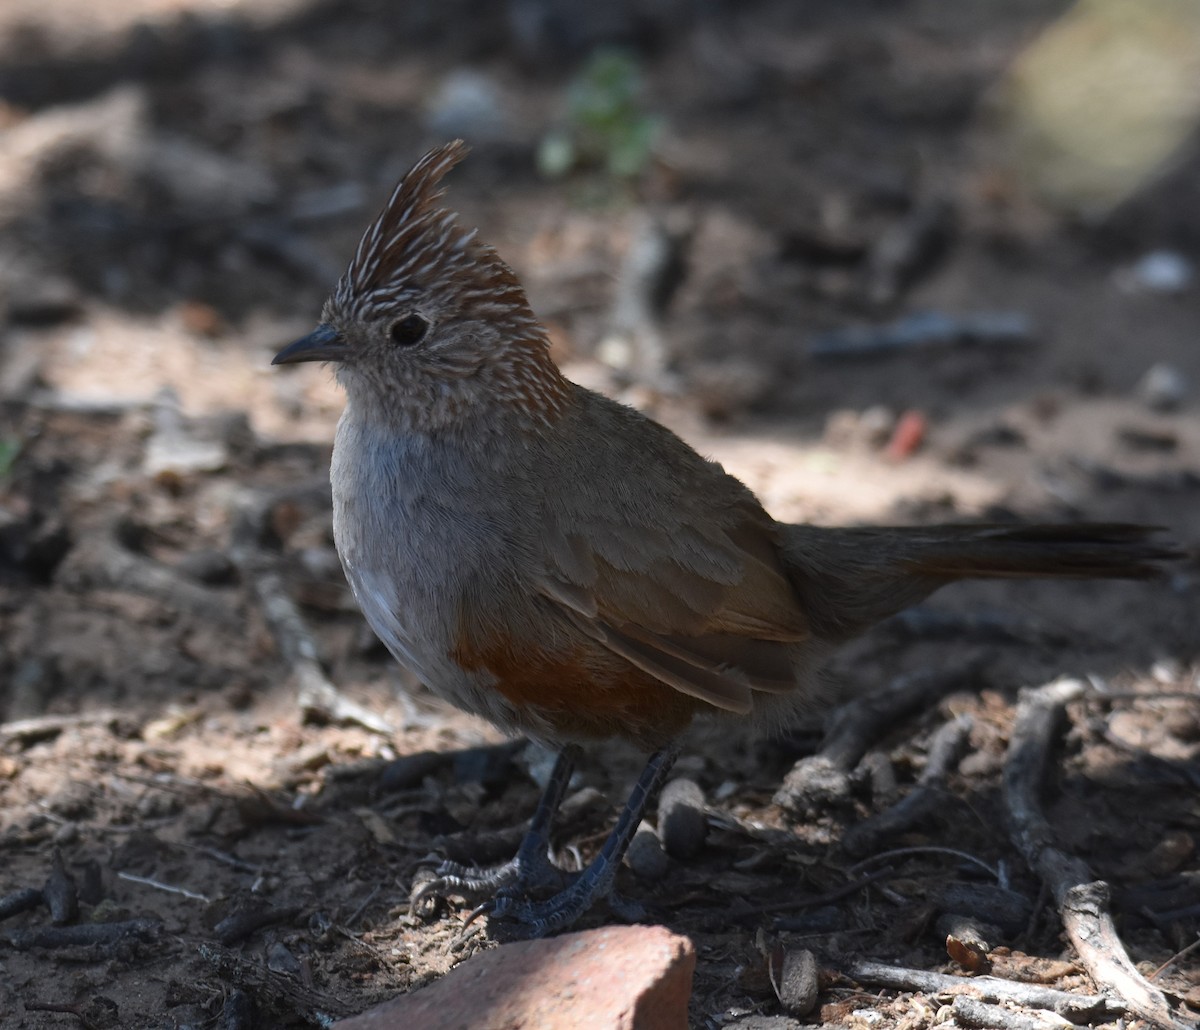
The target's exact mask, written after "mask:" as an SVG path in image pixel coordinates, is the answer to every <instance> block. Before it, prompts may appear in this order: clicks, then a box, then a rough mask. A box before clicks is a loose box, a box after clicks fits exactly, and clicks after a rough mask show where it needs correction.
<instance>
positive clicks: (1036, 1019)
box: [951, 994, 1071, 1030]
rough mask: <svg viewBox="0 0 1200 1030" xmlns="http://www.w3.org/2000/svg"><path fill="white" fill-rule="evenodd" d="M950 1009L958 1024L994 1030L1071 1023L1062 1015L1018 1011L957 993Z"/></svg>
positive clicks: (1036, 1029) (1039, 1029) (1046, 1028)
mask: <svg viewBox="0 0 1200 1030" xmlns="http://www.w3.org/2000/svg"><path fill="white" fill-rule="evenodd" d="M951 1011H952V1012H953V1013H954V1018H955V1020H956V1021H957V1022H958V1024H959V1025H960V1026H978V1027H985V1028H995V1030H1062V1028H1063V1027H1069V1026H1070V1025H1071V1023H1070V1021H1069V1020H1066V1019H1063V1018H1062V1016H1058V1015H1051V1014H1050V1013H1049V1012H1019V1011H1017V1010H1016V1009H1010V1008H1005V1007H1004V1006H1003V1005H989V1004H988V1003H987V1002H986V1001H979V1000H978V999H976V998H970V997H968V996H967V995H965V994H960V995H958V996H957V997H956V998H955V999H954V1002H953V1004H952V1005H951Z"/></svg>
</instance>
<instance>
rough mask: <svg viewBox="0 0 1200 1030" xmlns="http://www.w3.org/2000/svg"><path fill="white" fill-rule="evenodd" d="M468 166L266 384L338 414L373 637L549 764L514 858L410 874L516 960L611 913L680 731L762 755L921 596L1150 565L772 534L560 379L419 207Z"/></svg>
mask: <svg viewBox="0 0 1200 1030" xmlns="http://www.w3.org/2000/svg"><path fill="white" fill-rule="evenodd" d="M467 150H468V148H467V146H466V145H465V144H464V143H463V141H461V140H455V141H453V142H450V143H447V144H444V145H442V146H439V147H436V148H435V149H433V150H431V151H429V152H428V153H426V154H425V155H424V156H423V157H421V158H420V160H418V161H417V162H416V164H415V165H414V166H413V167H412V168H411V170H410V171H409V172H408V173H407V174H406V175H405V176H404V177H403V178H402V179H401V180H400V181H399V183H398V184H397V186H396V187H395V189H394V191H393V192H392V193H391V196H390V197H389V199H388V200H387V203H386V204H385V205H384V207H383V209H382V211H381V212H380V214H379V215H378V217H377V218H376V219H375V220H374V221H373V222H372V223H371V224H370V226H369V227H368V228H367V230H366V231H365V232H364V234H363V236H362V239H361V240H360V242H359V244H358V246H357V249H356V250H355V252H354V254H353V256H352V258H351V260H350V263H349V265H348V267H347V269H346V271H345V273H344V274H343V275H342V277H341V278H340V279H339V280H338V282H337V284H336V286H335V287H334V289H333V292H332V294H331V295H330V296H329V298H328V300H327V301H326V303H325V305H324V307H323V309H322V312H321V315H320V320H319V323H318V326H317V328H316V329H315V330H314V331H313V332H312V333H310V334H309V335H307V336H305V337H303V338H301V339H299V340H296V341H295V342H293V343H291V344H290V345H289V346H287V347H285V348H284V349H283V350H281V351H280V352H279V353H278V354H277V355H275V357H274V361H273V363H274V364H280V365H284V364H294V363H298V362H326V363H329V364H331V365H332V366H333V368H334V373H335V376H336V379H337V382H338V383H339V384H340V386H341V387H342V389H343V390H344V392H345V396H346V403H345V408H344V411H343V413H342V415H341V418H340V420H339V422H338V426H337V430H336V433H335V438H334V446H333V456H332V460H331V465H330V478H331V482H332V497H333V528H334V540H335V544H336V547H337V551H338V554H339V556H340V558H341V562H342V566H343V569H344V571H345V575H346V578H347V580H348V582H349V584H350V587H351V588H352V590H353V593H354V596H355V598H356V600H357V603H358V605H359V606H360V608H361V610H362V612H363V614H364V615H365V617H366V619H367V622H368V623H369V624H370V626H371V627H372V629H373V630H374V632H375V633H376V634H377V635H378V637H379V638H380V640H381V641H382V642H383V643H384V644H385V645H386V646H387V648H388V650H389V651H390V652H391V654H392V655H393V656H394V657H395V658H396V659H397V660H398V661H399V662H400V663H401V664H403V665H404V666H406V667H407V668H408V669H409V670H411V671H412V672H413V673H414V674H415V675H416V676H417V677H419V678H420V679H421V680H422V681H424V683H425V684H426V685H427V686H428V687H429V688H430V689H431V690H432V691H433V692H435V693H436V694H438V695H440V696H441V697H442V698H444V699H446V700H447V701H449V702H450V703H451V704H453V705H455V706H457V707H459V708H461V709H464V710H465V711H468V712H471V713H474V714H476V715H479V716H482V717H483V718H485V719H487V720H489V721H491V722H492V723H494V724H495V725H497V726H499V727H500V728H502V729H503V730H505V731H507V732H510V733H514V734H524V735H526V736H528V737H531V738H533V739H535V740H538V741H541V742H543V743H545V744H547V745H549V746H551V747H552V748H554V749H555V750H556V752H557V757H556V760H555V763H554V766H553V769H552V771H551V774H550V776H549V780H548V783H547V785H546V787H545V789H544V792H543V794H542V797H541V800H540V801H539V803H538V806H537V809H536V811H535V813H534V815H533V818H532V820H531V822H530V824H529V829H528V832H527V833H526V834H525V836H524V838H523V840H522V842H521V845H520V847H519V849H518V851H517V854H516V856H515V857H514V859H513V860H511V861H510V862H507V863H504V864H503V865H501V866H497V867H493V868H490V869H480V868H474V867H466V866H461V865H456V864H454V863H444V864H443V865H442V866H441V867H440V868H439V869H438V870H437V871H436V873H437V875H436V878H435V879H434V881H432V885H430V886H429V890H431V891H434V892H440V893H450V892H454V893H456V894H459V895H461V896H464V897H468V898H470V897H471V896H472V895H478V896H482V897H484V898H485V900H484V901H483V903H482V904H481V905H479V907H477V908H476V909H475V911H474V912H473V913H472V916H471V918H475V917H476V916H478V915H481V914H486V915H487V917H488V920H489V925H490V923H491V921H492V920H496V921H497V925H498V926H507V927H508V928H509V929H510V930H511V931H512V932H513V933H514V934H516V935H518V936H531V937H532V936H541V935H544V934H549V933H554V932H558V931H559V930H562V929H564V928H566V927H569V926H571V925H572V924H573V923H575V922H576V921H577V920H578V919H579V918H580V917H581V916H582V915H583V914H584V913H585V912H587V911H588V910H589V909H591V908H592V907H593V906H594V905H595V904H597V903H598V902H599V901H601V900H602V899H610V900H611V899H612V897H613V887H614V880H615V874H616V870H617V868H618V866H619V864H620V862H621V859H622V856H623V855H624V852H625V850H626V849H627V848H628V846H629V843H630V841H631V839H632V837H633V835H634V832H635V831H636V829H637V827H638V824H639V822H640V820H641V818H642V815H643V813H644V811H645V809H646V807H647V806H648V804H649V803H650V801H651V799H652V798H653V796H654V794H655V792H656V791H657V789H658V788H659V787H660V786H661V785H662V784H663V783H664V781H665V779H666V778H667V776H668V774H669V772H670V769H671V766H672V764H673V763H674V761H675V759H676V758H677V757H678V755H679V753H680V751H681V748H682V746H683V744H682V741H683V738H684V735H685V733H686V732H687V730H688V729H689V727H690V726H691V725H692V724H693V723H694V722H695V721H696V720H698V719H702V718H706V717H714V718H718V719H720V718H726V719H735V720H743V721H749V722H751V723H753V724H755V725H756V726H758V727H764V728H768V729H773V728H777V727H779V726H781V725H784V724H785V723H786V722H787V721H788V720H789V719H793V718H795V717H796V716H797V715H800V714H805V713H813V712H819V711H820V710H822V709H823V708H825V707H828V706H829V705H830V704H831V703H833V701H835V700H836V697H834V696H831V693H830V688H829V687H828V686H827V685H826V684H825V682H824V680H823V678H821V677H819V676H818V675H817V671H818V669H819V667H820V665H821V663H822V661H823V660H824V659H825V658H826V657H827V656H828V655H829V654H830V652H832V651H833V650H834V649H835V648H836V647H837V646H838V645H840V644H842V643H843V642H845V641H847V640H849V639H851V638H852V637H855V636H856V635H858V634H860V633H861V632H863V631H864V630H866V629H867V628H869V627H870V626H873V625H874V624H876V623H878V622H879V621H881V620H882V619H885V618H887V617H889V616H891V615H893V614H895V613H897V612H899V611H900V610H901V609H903V608H905V607H906V606H908V605H910V604H913V603H914V602H917V601H919V600H921V599H923V598H925V597H926V596H928V595H929V594H931V593H932V592H933V591H935V590H937V589H938V588H939V587H941V586H943V585H945V584H947V583H951V582H953V581H956V580H961V579H966V578H998V577H1076V578H1146V577H1150V576H1153V575H1155V574H1156V573H1157V572H1158V571H1159V569H1160V567H1161V563H1162V562H1163V561H1165V560H1168V559H1171V558H1173V557H1176V556H1177V554H1176V551H1175V550H1174V549H1173V548H1172V547H1171V546H1169V545H1167V544H1163V543H1159V542H1158V541H1157V539H1156V538H1155V536H1154V534H1155V533H1156V532H1157V531H1156V530H1153V529H1151V528H1148V527H1143V526H1137V525H1128V524H1120V523H1076V524H1066V525H1058V524H1028V525H1019V524H1017V525H1013V524H1000V525H996V524H986V525H976V524H953V525H933V526H899V527H897V526H893V527H848V528H843V527H826V526H815V525H806V524H789V523H784V522H779V521H777V520H775V519H774V518H772V517H771V516H770V515H769V514H768V513H767V512H766V510H765V509H764V508H763V506H762V504H761V503H760V502H759V501H758V499H757V498H756V497H755V495H754V494H753V493H752V492H751V490H750V489H749V488H748V487H746V486H745V485H744V484H743V483H741V482H740V481H739V480H738V479H736V478H735V477H733V476H732V475H730V474H729V473H727V472H726V471H725V470H724V469H723V468H722V467H721V466H720V465H719V464H718V463H716V462H714V461H710V460H708V459H706V458H704V457H702V456H701V455H700V454H699V453H697V452H696V451H695V450H694V449H693V448H692V447H691V446H690V445H688V444H687V443H686V442H684V441H683V440H682V439H681V438H680V437H678V436H677V435H675V434H674V433H673V432H671V431H670V430H668V429H667V428H665V427H664V426H662V425H660V424H659V423H658V422H656V421H654V420H653V419H651V418H649V417H648V416H646V415H644V414H642V413H640V412H638V411H637V410H635V409H633V408H630V407H627V406H625V405H622V404H620V403H619V402H617V401H615V400H613V399H610V398H608V397H606V396H604V395H602V394H600V393H597V392H594V391H592V390H589V389H586V388H585V387H583V386H580V385H577V384H575V383H574V382H572V381H571V380H569V379H567V378H566V377H565V376H564V375H563V374H562V372H561V371H560V370H559V369H558V367H557V366H556V364H555V363H554V361H553V360H552V357H551V353H550V344H549V339H548V336H547V333H546V329H545V327H544V326H543V325H542V323H541V322H540V321H539V320H538V318H537V316H536V315H535V314H534V312H533V310H532V309H531V307H530V304H529V301H528V299H527V297H526V294H525V291H524V289H523V287H522V285H521V283H520V280H519V279H518V278H517V276H516V274H515V273H514V272H513V270H512V269H511V268H510V267H509V266H508V265H507V264H506V263H505V262H504V261H503V260H502V259H501V257H500V256H499V254H498V253H497V252H496V251H495V250H494V249H493V248H492V247H490V246H489V245H487V244H486V243H484V242H483V241H482V240H481V239H480V238H479V236H478V232H477V230H475V229H473V228H468V227H465V226H464V225H463V224H462V223H461V222H460V220H459V218H458V216H457V214H456V213H455V212H454V211H453V210H452V209H450V208H448V207H446V206H444V205H443V203H442V198H443V196H444V190H443V188H442V185H441V184H442V180H443V177H444V176H445V175H446V173H447V172H448V171H449V170H450V169H451V168H453V167H454V166H455V165H456V164H458V163H459V162H460V161H461V160H462V159H463V158H464V156H465V155H466V153H467ZM613 738H620V739H623V740H625V741H628V742H630V743H632V744H633V745H635V746H637V747H638V748H640V749H642V750H643V751H644V752H646V753H648V755H649V757H648V759H647V761H646V765H645V768H644V770H643V772H642V774H641V776H640V777H639V778H638V780H637V782H636V784H635V786H634V788H633V790H632V792H631V794H630V797H629V800H628V801H627V802H626V804H625V806H624V808H623V809H622V811H621V813H620V815H619V816H618V818H617V820H616V823H615V826H614V827H613V830H612V832H611V833H610V834H609V836H608V838H607V839H606V840H605V842H604V844H603V845H602V846H601V848H600V850H599V852H598V853H597V854H596V856H595V857H594V858H593V859H592V860H591V862H590V863H589V864H588V865H587V866H586V867H585V868H584V869H583V870H582V871H580V872H579V873H578V874H575V875H574V877H573V878H569V877H565V874H562V873H561V872H560V871H559V870H557V868H556V867H555V866H554V865H553V864H552V862H551V860H550V858H549V856H548V851H549V831H550V827H551V823H552V819H553V817H554V814H555V811H556V810H557V808H558V807H559V804H560V802H561V801H562V799H563V796H564V793H565V791H566V788H567V784H568V783H569V781H570V777H571V775H572V771H573V769H574V766H575V762H576V759H577V757H578V755H579V753H580V748H582V747H587V746H592V745H596V744H598V743H600V742H603V741H606V740H610V739H613ZM548 890H549V891H552V893H551V894H550V896H548V897H543V896H542V895H543V894H545V893H546V891H548ZM418 893H421V892H418ZM421 896H422V897H424V896H425V894H424V893H421Z"/></svg>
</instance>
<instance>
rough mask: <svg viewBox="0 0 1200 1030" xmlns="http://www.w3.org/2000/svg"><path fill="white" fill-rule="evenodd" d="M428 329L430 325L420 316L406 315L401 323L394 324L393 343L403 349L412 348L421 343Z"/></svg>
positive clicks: (392, 331) (392, 329)
mask: <svg viewBox="0 0 1200 1030" xmlns="http://www.w3.org/2000/svg"><path fill="white" fill-rule="evenodd" d="M428 328H429V323H428V322H426V321H425V319H423V318H422V317H421V316H420V315H405V316H404V318H402V319H400V321H398V322H393V323H392V328H391V330H390V332H391V336H392V342H393V343H395V344H397V345H399V346H401V347H411V346H412V345H413V344H414V343H420V342H421V338H422V337H423V336H424V335H425V332H426V330H428Z"/></svg>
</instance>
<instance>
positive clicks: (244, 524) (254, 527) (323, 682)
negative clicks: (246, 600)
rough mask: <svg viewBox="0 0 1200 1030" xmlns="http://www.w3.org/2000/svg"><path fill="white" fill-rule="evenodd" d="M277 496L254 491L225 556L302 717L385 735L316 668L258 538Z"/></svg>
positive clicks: (380, 724)
mask: <svg viewBox="0 0 1200 1030" xmlns="http://www.w3.org/2000/svg"><path fill="white" fill-rule="evenodd" d="M277 500H278V498H277V497H274V496H271V497H267V496H263V495H254V496H253V497H252V499H251V500H250V501H248V502H247V503H245V504H243V505H242V507H241V510H240V511H239V512H238V513H237V516H236V518H235V520H234V527H233V539H232V545H231V547H230V556H231V557H232V558H233V561H234V564H235V565H237V567H238V568H239V569H240V570H241V573H242V576H243V578H244V579H245V581H246V583H247V584H249V586H250V588H251V589H252V590H253V591H254V595H255V597H256V598H257V600H258V603H259V605H260V606H261V608H262V612H263V615H264V616H265V617H266V620H267V625H268V626H270V628H271V632H272V633H273V634H274V636H275V641H276V643H277V644H278V645H279V651H280V654H282V656H283V659H284V661H286V662H287V663H288V665H290V666H291V669H292V674H293V676H294V677H295V679H296V696H297V701H298V702H299V705H300V707H301V709H302V710H303V711H304V712H305V714H306V715H316V716H318V717H320V718H323V719H329V720H331V721H334V722H352V723H357V724H358V725H359V726H362V727H363V728H364V729H368V730H371V731H372V732H373V733H379V734H382V735H385V736H386V735H390V734H391V733H392V732H393V727H392V725H391V723H389V722H388V721H387V720H386V719H384V718H383V717H382V716H379V715H377V714H375V713H374V712H372V711H371V710H370V709H369V708H364V707H363V706H362V705H360V704H357V703H355V702H354V701H351V700H350V699H349V698H347V697H344V696H343V695H342V694H341V692H340V691H339V690H338V689H337V687H335V686H334V685H333V684H332V683H331V682H330V680H329V677H328V676H326V675H325V670H324V669H323V668H322V667H321V662H320V658H319V652H318V648H317V642H316V640H315V639H314V638H313V635H312V634H311V633H310V632H309V629H308V626H307V625H306V624H305V621H304V617H303V616H302V615H301V614H300V609H299V608H298V607H297V606H296V602H295V601H293V600H292V598H291V596H290V595H289V593H288V591H287V586H286V584H285V583H284V580H283V576H282V574H281V573H280V571H279V568H278V563H277V562H276V561H274V560H272V558H271V557H270V556H269V555H268V554H267V553H266V552H265V550H264V548H263V547H262V546H261V544H260V543H259V541H260V540H261V538H262V536H263V526H264V524H265V522H266V519H267V513H268V512H269V511H270V508H271V506H272V505H273V504H274V503H275V502H276V501H277Z"/></svg>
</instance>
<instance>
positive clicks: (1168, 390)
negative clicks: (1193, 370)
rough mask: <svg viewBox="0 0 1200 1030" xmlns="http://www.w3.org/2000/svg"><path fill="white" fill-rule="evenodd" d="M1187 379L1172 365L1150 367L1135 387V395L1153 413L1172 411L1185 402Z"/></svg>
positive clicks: (1187, 388)
mask: <svg viewBox="0 0 1200 1030" xmlns="http://www.w3.org/2000/svg"><path fill="white" fill-rule="evenodd" d="M1189 392H1190V390H1189V384H1188V381H1187V377H1186V376H1185V375H1184V374H1183V373H1182V372H1180V371H1179V369H1178V368H1176V367H1175V366H1174V365H1168V364H1167V363H1166V362H1163V361H1160V362H1159V363H1158V364H1157V365H1151V366H1150V368H1149V369H1148V370H1147V372H1146V374H1145V375H1144V376H1142V378H1141V381H1140V382H1139V383H1138V385H1137V394H1138V396H1139V397H1141V399H1142V400H1143V401H1144V402H1145V404H1146V405H1147V406H1148V407H1149V408H1151V409H1153V410H1154V411H1174V410H1175V409H1176V408H1178V407H1180V405H1182V404H1183V402H1184V401H1185V400H1187V396H1188V393H1189Z"/></svg>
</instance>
